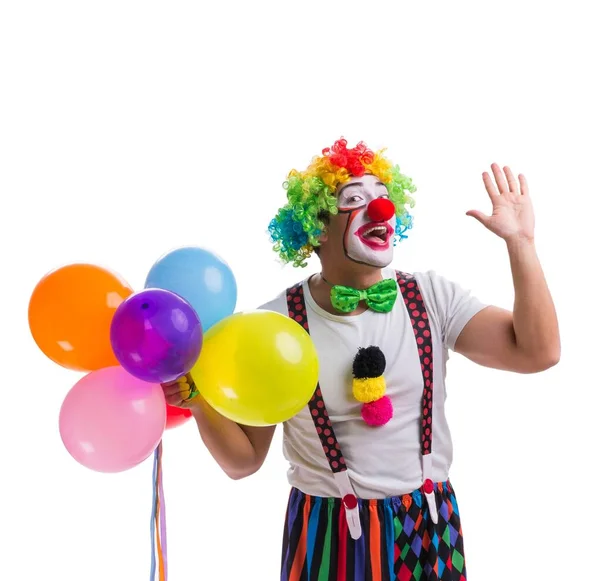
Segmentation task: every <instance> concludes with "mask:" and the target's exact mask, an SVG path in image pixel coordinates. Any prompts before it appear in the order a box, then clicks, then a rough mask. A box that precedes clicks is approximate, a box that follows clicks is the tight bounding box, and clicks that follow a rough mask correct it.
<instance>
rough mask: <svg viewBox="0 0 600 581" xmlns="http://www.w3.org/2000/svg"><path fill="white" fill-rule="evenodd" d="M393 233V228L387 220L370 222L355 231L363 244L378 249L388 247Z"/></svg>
mask: <svg viewBox="0 0 600 581" xmlns="http://www.w3.org/2000/svg"><path fill="white" fill-rule="evenodd" d="M393 233H394V229H393V228H392V227H391V226H390V225H389V224H388V223H387V222H377V223H375V222H371V223H369V224H365V225H364V226H361V227H360V228H359V229H358V230H357V231H356V235H357V236H358V237H359V238H360V239H361V241H362V242H363V243H364V244H366V245H367V246H369V247H370V248H375V249H378V250H385V249H386V248H388V246H389V243H390V239H391V237H392V234H393Z"/></svg>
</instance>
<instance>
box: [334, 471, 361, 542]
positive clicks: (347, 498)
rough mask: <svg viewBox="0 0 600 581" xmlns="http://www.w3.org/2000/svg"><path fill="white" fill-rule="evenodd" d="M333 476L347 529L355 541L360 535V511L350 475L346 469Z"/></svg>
mask: <svg viewBox="0 0 600 581" xmlns="http://www.w3.org/2000/svg"><path fill="white" fill-rule="evenodd" d="M333 477H334V478H335V482H336V484H337V486H338V490H339V491H340V495H341V497H342V504H343V505H344V509H345V512H346V522H347V523H348V531H349V533H350V536H351V537H352V538H353V539H354V540H355V541H356V540H358V539H360V537H361V535H362V527H361V524H360V512H359V510H358V499H357V498H356V494H354V489H353V488H352V483H351V482H350V477H349V476H348V472H347V471H346V470H344V471H342V472H336V473H335V474H334V475H333Z"/></svg>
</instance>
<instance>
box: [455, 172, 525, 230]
mask: <svg viewBox="0 0 600 581" xmlns="http://www.w3.org/2000/svg"><path fill="white" fill-rule="evenodd" d="M492 172H493V174H494V178H495V180H496V183H495V184H494V182H493V181H492V178H491V177H490V176H489V174H488V173H487V172H484V173H483V183H484V185H485V189H486V190H487V193H488V195H489V197H490V200H491V201H492V214H491V216H488V215H486V214H484V213H483V212H480V211H478V210H469V211H468V212H467V216H472V217H473V218H475V219H476V220H478V221H479V222H481V223H482V224H483V225H484V226H485V227H486V228H487V229H488V230H490V231H492V232H493V233H494V234H496V235H497V236H500V238H502V239H504V240H506V241H510V240H517V239H521V240H533V231H534V226H535V220H534V215H533V205H532V203H531V198H530V197H529V189H528V187H527V181H526V180H525V176H524V175H523V174H519V181H518V182H517V180H515V178H514V176H513V174H512V172H511V170H510V168H509V167H508V166H505V167H504V173H502V170H501V169H500V167H499V166H498V164H496V163H494V164H492Z"/></svg>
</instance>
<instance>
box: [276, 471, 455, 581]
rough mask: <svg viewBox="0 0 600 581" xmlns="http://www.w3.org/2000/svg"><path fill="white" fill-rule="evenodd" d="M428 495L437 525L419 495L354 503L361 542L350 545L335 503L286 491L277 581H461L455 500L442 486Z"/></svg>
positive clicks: (340, 509) (446, 486)
mask: <svg viewBox="0 0 600 581" xmlns="http://www.w3.org/2000/svg"><path fill="white" fill-rule="evenodd" d="M434 490H435V496H436V502H437V506H438V512H439V516H438V522H437V524H434V523H433V521H432V520H431V518H430V515H429V508H428V506H427V502H426V501H425V497H424V495H423V493H422V492H421V490H415V491H414V492H412V493H411V494H405V495H403V496H395V497H391V498H386V499H382V500H359V510H360V519H361V524H362V528H363V534H362V536H361V538H360V539H358V540H357V541H354V540H353V539H352V538H351V537H350V535H349V533H348V528H347V523H346V516H345V512H344V511H345V509H344V507H343V504H342V502H341V499H339V498H321V497H316V496H308V495H306V494H304V493H302V492H300V491H299V490H297V489H295V488H293V489H292V491H291V494H290V499H289V504H288V509H287V516H286V526H285V530H284V539H283V555H282V564H281V581H396V580H400V581H466V578H467V573H466V568H465V558H464V551H463V539H462V530H461V524H460V516H459V512H458V505H457V502H456V496H455V494H454V491H453V489H452V487H451V485H450V482H449V481H447V482H440V483H437V484H436V485H435V489H434Z"/></svg>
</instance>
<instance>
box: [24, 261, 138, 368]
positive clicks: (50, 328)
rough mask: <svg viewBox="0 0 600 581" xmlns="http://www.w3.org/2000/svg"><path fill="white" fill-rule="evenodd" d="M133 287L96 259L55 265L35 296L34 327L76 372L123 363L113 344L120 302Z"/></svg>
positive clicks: (44, 346)
mask: <svg viewBox="0 0 600 581" xmlns="http://www.w3.org/2000/svg"><path fill="white" fill-rule="evenodd" d="M132 293H133V289H131V288H130V287H129V285H128V284H127V283H126V282H125V281H123V280H121V279H120V278H119V277H118V276H117V275H116V274H113V273H112V272H110V271H108V270H106V269H104V268H101V267H100V266H95V265H93V264H71V265H69V266H63V267H61V268H58V269H56V270H53V271H52V272H50V273H49V274H47V275H46V276H45V277H44V278H42V280H41V281H40V282H39V283H38V284H37V286H36V287H35V289H34V291H33V294H32V295H31V299H30V301H29V328H30V330H31V334H32V335H33V338H34V340H35V342H36V343H37V345H38V347H39V348H40V349H41V350H42V351H43V353H44V354H45V355H46V356H47V357H49V358H50V359H52V361H54V362H55V363H58V364H59V365H62V366H63V367H67V368H68V369H74V370H76V371H85V372H88V371H96V370H98V369H102V368H104V367H111V366H114V365H119V362H118V361H117V359H116V357H115V355H114V353H113V350H112V347H111V343H110V324H111V322H112V319H113V315H114V313H115V311H116V310H117V307H118V306H119V305H120V304H121V303H122V302H123V301H124V300H125V299H126V298H127V297H128V296H129V295H131V294H132Z"/></svg>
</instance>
